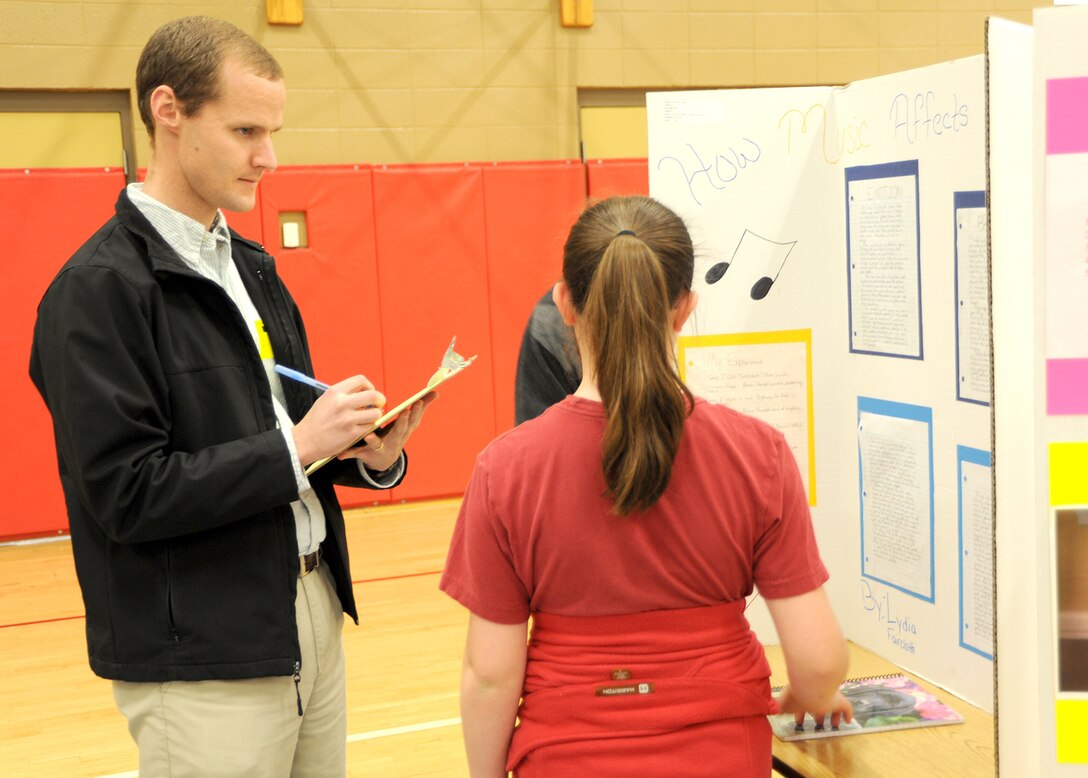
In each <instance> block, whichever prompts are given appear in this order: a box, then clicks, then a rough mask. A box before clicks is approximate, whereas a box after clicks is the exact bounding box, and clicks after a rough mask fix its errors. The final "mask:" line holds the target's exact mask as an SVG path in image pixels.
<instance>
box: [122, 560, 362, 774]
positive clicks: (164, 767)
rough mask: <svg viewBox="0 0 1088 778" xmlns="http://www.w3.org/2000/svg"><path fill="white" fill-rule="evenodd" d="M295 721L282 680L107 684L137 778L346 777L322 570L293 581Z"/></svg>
mask: <svg viewBox="0 0 1088 778" xmlns="http://www.w3.org/2000/svg"><path fill="white" fill-rule="evenodd" d="M295 609H296V612H297V618H298V635H299V644H300V646H301V648H302V671H301V676H302V678H301V682H300V683H299V685H298V694H299V695H301V697H302V708H303V711H304V715H303V716H299V715H298V695H296V692H295V682H294V680H293V679H292V678H290V677H286V676H285V677H273V678H253V679H246V680H239V681H173V682H169V683H128V682H124V681H114V683H113V693H114V698H115V699H116V700H117V707H118V708H119V709H120V711H121V713H122V714H124V716H125V718H127V719H128V729H129V732H130V733H131V735H132V738H133V740H135V741H136V745H137V747H138V748H139V750H140V775H141V776H142V778H163V777H166V776H170V777H171V778H180V777H182V776H193V778H212V777H213V776H224V778H225V777H226V776H230V777H231V778H239V777H240V776H254V777H255V778H275V777H276V776H297V777H300V778H309V777H310V776H313V778H326V777H327V778H333V777H337V778H339V777H341V776H343V775H344V774H345V772H346V769H347V768H346V740H347V695H346V688H345V687H346V682H345V673H344V645H343V639H342V636H341V631H342V629H343V624H344V613H343V610H342V608H341V607H340V600H339V599H338V598H337V596H336V590H335V587H334V586H333V583H332V578H331V576H330V574H329V572H328V570H327V569H326V568H325V567H324V566H323V565H322V566H321V567H319V568H318V569H317V570H315V571H314V572H312V573H310V574H309V575H307V576H306V577H304V578H300V579H299V581H298V594H297V597H296V600H295Z"/></svg>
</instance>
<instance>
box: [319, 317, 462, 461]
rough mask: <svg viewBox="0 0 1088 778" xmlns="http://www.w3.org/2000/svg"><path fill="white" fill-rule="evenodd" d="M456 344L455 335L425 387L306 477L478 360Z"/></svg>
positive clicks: (326, 458) (326, 459)
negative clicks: (465, 356)
mask: <svg viewBox="0 0 1088 778" xmlns="http://www.w3.org/2000/svg"><path fill="white" fill-rule="evenodd" d="M456 343H457V336H456V335H454V336H453V340H451V341H450V345H449V348H447V349H446V353H445V354H443V356H442V363H441V364H440V365H439V366H438V369H437V370H435V371H434V374H433V375H431V377H430V379H429V380H428V381H427V385H426V386H425V387H423V388H422V389H420V390H419V391H418V392H416V393H415V394H413V395H412V396H411V397H409V398H408V399H407V400H405V401H403V402H402V403H400V404H399V405H397V407H395V408H393V409H392V410H389V411H386V412H385V413H383V414H382V415H381V417H380V418H379V419H378V420H377V421H375V422H374V423H373V424H372V425H370V427H369V428H368V429H367V431H366V432H364V433H363V434H362V435H360V436H359V438H358V440H356V441H355V442H354V443H352V444H351V445H350V446H348V447H347V448H345V449H344V450H343V451H340V452H339V453H337V454H333V455H332V456H330V457H325V458H324V459H319V460H317V461H316V462H312V463H310V465H309V467H307V468H306V475H308V476H309V475H312V474H314V473H316V472H317V471H318V470H320V469H321V468H322V467H324V466H325V465H327V464H328V463H329V462H331V461H332V460H334V459H336V457H338V456H339V455H340V454H342V453H344V451H347V450H348V449H349V448H352V447H354V446H357V445H359V441H361V440H362V439H363V438H365V437H366V436H367V435H369V434H370V433H372V432H373V431H374V430H377V429H381V428H382V427H384V426H385V425H387V424H389V423H390V422H391V421H393V420H394V419H396V418H397V417H398V416H400V414H401V413H403V412H404V411H405V409H407V408H410V407H411V406H412V404H413V403H417V402H419V401H420V400H422V399H423V398H424V397H426V396H427V395H428V394H430V393H431V392H433V391H434V390H435V389H436V388H437V387H438V386H439V385H440V384H443V383H445V382H446V381H448V380H450V379H451V378H453V377H454V376H455V375H457V374H458V373H460V372H461V371H462V370H464V369H465V368H466V367H468V366H469V365H471V364H472V363H473V361H474V360H475V359H476V356H475V355H473V356H471V357H469V358H468V359H465V358H464V357H463V356H461V355H460V354H458V353H457V352H456V351H454V350H453V346H454V344H456Z"/></svg>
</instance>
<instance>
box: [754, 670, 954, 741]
mask: <svg viewBox="0 0 1088 778" xmlns="http://www.w3.org/2000/svg"><path fill="white" fill-rule="evenodd" d="M780 689H781V687H778V688H776V689H774V691H775V692H776V693H777V692H778V691H780ZM839 690H840V691H841V692H842V693H843V696H844V697H846V698H847V699H848V700H850V704H851V705H853V707H854V720H853V721H852V722H850V723H846V722H843V723H841V724H839V726H838V727H832V726H831V719H830V717H828V718H827V719H825V720H824V721H823V722H817V721H816V720H815V719H814V718H813V717H812V716H811V715H806V716H805V721H804V723H803V724H800V725H799V724H797V723H796V722H795V721H794V716H793V714H792V713H779V714H776V715H773V716H769V717H768V718H769V719H770V721H771V729H772V730H773V731H774V734H775V736H776V737H778V739H779V740H812V739H814V738H824V737H839V736H842V735H861V734H864V733H866V732H887V731H889V730H895V729H914V728H915V727H936V726H941V725H943V724H962V723H963V717H962V716H960V714H958V713H956V711H954V710H952V708H950V707H949V706H948V705H945V704H944V703H943V702H941V701H940V700H939V699H937V698H936V697H935V696H934V695H933V694H931V693H930V692H928V691H926V690H925V689H923V688H922V687H921V686H919V685H918V684H917V683H915V682H914V681H913V680H911V679H910V678H908V677H907V676H906V675H904V674H903V673H891V674H889V675H872V676H868V677H865V678H848V679H847V680H845V681H843V683H842V686H840V687H839Z"/></svg>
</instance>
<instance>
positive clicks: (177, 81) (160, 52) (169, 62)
mask: <svg viewBox="0 0 1088 778" xmlns="http://www.w3.org/2000/svg"><path fill="white" fill-rule="evenodd" d="M229 57H235V58H237V59H238V60H239V61H241V62H242V63H243V64H244V65H246V66H247V67H250V68H252V69H253V72H254V73H256V74H257V75H258V76H261V77H262V78H267V79H269V80H273V81H276V80H279V79H281V78H283V70H282V69H281V68H280V65H279V63H278V62H276V59H275V57H273V56H272V55H271V54H270V53H269V52H268V50H267V49H265V47H264V46H262V45H261V44H259V43H257V41H255V40H254V39H253V38H252V37H251V36H250V35H248V34H247V33H245V32H243V31H242V30H240V29H238V28H237V27H235V26H234V25H233V24H231V23H230V22H225V21H223V20H222V19H213V18H212V17H210V16H186V17H183V18H181V19H175V20H174V21H172V22H167V23H166V24H164V25H163V26H162V27H160V28H159V29H157V30H156V31H155V32H154V33H153V34H152V36H151V38H150V39H148V41H147V43H146V44H145V45H144V50H143V51H142V52H141V53H140V61H139V62H138V63H137V65H136V103H137V105H138V106H139V108H140V118H141V119H143V122H144V126H145V127H147V133H148V135H150V136H151V141H152V143H154V141H155V122H154V120H153V119H152V118H151V93H152V92H154V91H155V89H156V88H157V87H159V86H162V85H165V86H168V87H170V88H171V89H173V90H174V94H175V95H176V96H177V98H178V100H180V101H181V108H182V111H183V112H184V114H185V115H186V116H192V115H193V114H195V113H196V112H197V111H199V110H200V109H201V107H203V105H204V104H205V103H207V102H210V101H212V100H215V99H216V97H217V96H218V90H219V68H220V66H221V65H222V64H223V62H224V60H226V59H228V58H229Z"/></svg>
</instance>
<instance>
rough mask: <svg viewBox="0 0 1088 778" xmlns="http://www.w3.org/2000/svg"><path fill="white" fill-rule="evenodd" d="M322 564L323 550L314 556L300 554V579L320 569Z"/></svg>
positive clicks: (319, 550) (314, 553)
mask: <svg viewBox="0 0 1088 778" xmlns="http://www.w3.org/2000/svg"><path fill="white" fill-rule="evenodd" d="M320 564H321V549H320V548H319V549H317V551H315V552H313V553H312V554H299V557H298V577H299V578H305V577H306V576H308V575H309V574H310V573H312V572H313V571H314V570H316V569H317V568H318V565H320Z"/></svg>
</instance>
